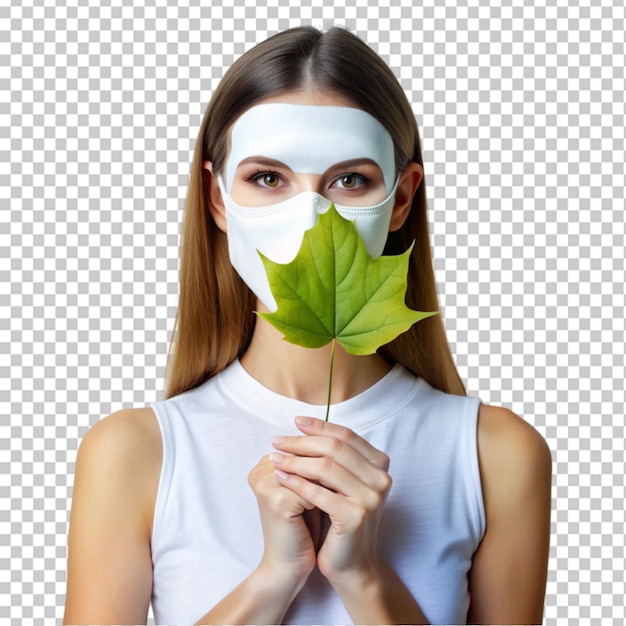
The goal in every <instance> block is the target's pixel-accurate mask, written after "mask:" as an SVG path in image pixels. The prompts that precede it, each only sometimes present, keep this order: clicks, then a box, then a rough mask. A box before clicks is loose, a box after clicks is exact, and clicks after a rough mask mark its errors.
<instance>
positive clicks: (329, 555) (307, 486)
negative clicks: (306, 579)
mask: <svg viewBox="0 0 626 626" xmlns="http://www.w3.org/2000/svg"><path fill="white" fill-rule="evenodd" d="M296 425H297V427H298V428H299V430H300V431H302V432H303V433H304V435H305V436H295V437H278V438H276V439H275V440H273V442H272V443H273V445H274V447H275V448H276V449H277V450H279V451H280V452H279V453H273V454H272V455H271V458H272V462H273V463H274V466H275V468H276V470H278V471H277V477H278V480H279V482H280V483H281V484H282V485H284V486H285V487H287V488H288V489H290V490H292V491H294V492H295V493H297V494H298V495H300V496H301V497H302V498H304V499H305V500H307V501H308V502H310V503H311V504H314V505H315V506H316V507H317V508H319V509H320V510H321V511H323V512H325V513H326V514H327V515H328V517H329V519H330V527H329V529H328V533H327V535H326V538H325V540H324V543H323V544H322V547H321V548H320V550H319V552H318V555H317V566H318V568H319V570H320V572H321V573H322V574H323V575H324V576H325V577H326V578H327V579H328V580H329V581H330V583H331V584H332V585H333V586H335V587H337V586H340V587H341V586H343V585H344V584H350V586H351V583H354V582H356V581H358V580H369V579H371V578H372V577H376V576H377V574H378V573H379V572H380V564H381V560H382V558H381V555H380V552H379V547H378V528H379V524H380V518H381V514H382V511H383V506H384V504H385V500H386V498H387V494H388V493H389V489H390V488H391V477H390V476H389V474H388V473H387V470H388V468H389V457H388V456H387V455H386V454H385V453H384V452H381V451H380V450H377V449H376V448H374V447H373V446H372V445H370V444H369V443H368V442H367V441H365V439H363V438H362V437H359V436H358V435H357V434H356V433H354V432H353V431H352V430H350V429H348V428H345V427H343V426H339V425H338V424H329V423H327V422H324V421H322V420H319V419H315V418H308V417H302V418H301V417H299V418H296ZM281 453H285V454H281ZM348 581H350V583H348Z"/></svg>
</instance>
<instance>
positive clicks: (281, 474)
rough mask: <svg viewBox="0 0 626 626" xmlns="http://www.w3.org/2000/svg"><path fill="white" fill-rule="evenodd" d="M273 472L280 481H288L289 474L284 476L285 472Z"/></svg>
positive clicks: (276, 470) (277, 470)
mask: <svg viewBox="0 0 626 626" xmlns="http://www.w3.org/2000/svg"><path fill="white" fill-rule="evenodd" d="M274 472H276V476H278V478H280V479H281V480H289V474H285V472H281V471H280V470H279V469H275V470H274Z"/></svg>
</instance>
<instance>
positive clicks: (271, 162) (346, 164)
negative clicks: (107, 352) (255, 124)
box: [237, 156, 380, 171]
mask: <svg viewBox="0 0 626 626" xmlns="http://www.w3.org/2000/svg"><path fill="white" fill-rule="evenodd" d="M249 163H257V164H259V165H265V166H267V167H284V168H287V169H288V170H290V171H292V170H291V168H290V167H289V166H288V165H287V164H286V163H283V162H282V161H278V160H277V159H270V158H268V157H264V156H251V157H246V158H245V159H244V160H243V161H241V162H240V163H239V165H238V166H237V167H240V166H241V165H248V164H249ZM358 165H375V166H376V167H377V168H378V169H380V166H379V165H378V163H376V161H373V160H372V159H366V158H362V159H349V160H347V161H341V162H339V163H333V164H332V165H331V166H330V167H329V168H328V169H329V170H330V169H344V168H350V167H356V166H358ZM326 171H328V170H326Z"/></svg>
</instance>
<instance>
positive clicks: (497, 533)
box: [468, 405, 552, 624]
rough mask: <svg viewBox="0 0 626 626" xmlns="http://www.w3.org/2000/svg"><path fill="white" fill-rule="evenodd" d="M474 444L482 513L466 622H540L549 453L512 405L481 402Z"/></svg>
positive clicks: (545, 565) (545, 564)
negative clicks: (483, 525) (483, 520)
mask: <svg viewBox="0 0 626 626" xmlns="http://www.w3.org/2000/svg"><path fill="white" fill-rule="evenodd" d="M478 450H479V458H480V472H481V481H482V485H483V496H484V501H485V511H486V518H487V529H486V532H485V537H484V538H483V541H482V543H481V544H480V546H479V548H478V550H477V551H476V554H475V555H474V559H473V562H472V570H471V572H470V580H469V582H470V595H471V605H470V609H469V614H468V621H470V622H471V623H479V624H493V623H517V624H540V623H541V621H542V619H543V605H544V597H545V588H546V579H547V569H548V555H549V542H550V507H551V499H550V489H551V475H552V458H551V455H550V450H549V449H548V447H547V445H546V443H545V441H544V440H543V438H542V437H541V435H539V433H537V432H536V431H535V430H534V429H533V428H532V427H531V426H530V425H529V424H527V423H526V422H524V421H523V420H522V419H521V418H520V417H518V416H517V415H515V414H514V413H512V412H511V411H509V410H507V409H504V408H500V407H494V406H488V405H482V406H481V409H480V413H479V423H478Z"/></svg>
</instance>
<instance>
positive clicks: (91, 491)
mask: <svg viewBox="0 0 626 626" xmlns="http://www.w3.org/2000/svg"><path fill="white" fill-rule="evenodd" d="M162 455H163V453H162V443H161V434H160V431H159V427H158V423H157V422H156V419H155V417H154V413H153V412H152V409H133V410H125V411H119V412H117V413H114V414H112V415H110V416H108V417H107V418H105V419H104V420H102V421H100V422H98V423H97V424H96V425H94V426H93V427H92V428H91V429H90V430H89V432H88V433H87V435H86V436H85V438H84V440H83V442H82V443H81V446H80V449H79V452H78V458H77V462H76V473H75V481H74V495H73V501H72V513H71V518H70V534H69V554H68V580H67V598H66V605H65V615H64V618H63V623H64V624H84V623H91V624H145V623H146V621H147V616H148V609H149V606H150V599H151V595H152V556H151V545H150V538H151V535H152V519H153V517H154V503H155V500H156V493H157V489H158V482H159V476H160V472H161V465H162ZM250 484H251V486H252V487H253V489H254V491H255V493H256V495H257V499H258V500H259V508H260V511H261V517H262V522H264V537H265V554H264V558H263V560H262V562H261V564H260V565H259V567H258V568H257V569H256V570H254V571H253V572H252V573H251V574H250V576H249V577H248V578H246V579H245V580H244V581H243V582H242V583H241V584H240V585H239V586H238V587H236V588H235V589H234V590H233V591H232V592H231V593H229V594H228V595H227V596H226V597H225V598H223V599H222V600H221V601H220V602H219V603H218V604H217V605H216V606H214V607H213V608H211V609H210V610H209V611H208V612H207V613H206V615H204V616H203V617H202V618H201V619H200V620H199V621H198V623H199V624H219V623H230V624H237V623H239V624H246V623H267V624H271V623H280V621H281V620H282V618H283V616H284V614H285V611H286V610H287V608H288V607H289V605H290V604H291V602H292V600H293V598H294V597H295V596H296V594H297V593H298V591H299V590H300V589H301V588H302V585H304V582H305V581H306V578H307V577H308V574H309V572H310V570H311V569H312V567H313V566H314V565H315V551H314V547H313V543H312V540H311V537H310V533H309V530H308V528H307V526H306V524H305V522H304V519H303V517H302V512H303V510H305V509H307V508H311V505H309V504H308V503H306V502H304V501H303V500H302V499H301V498H299V497H298V496H296V495H295V494H293V493H291V492H290V491H289V490H287V489H284V488H283V487H281V486H280V485H279V484H278V482H277V481H276V478H275V474H274V467H273V465H272V464H271V463H270V461H269V458H268V457H265V458H264V459H262V461H261V462H260V463H259V464H258V466H257V467H255V468H254V469H253V470H252V472H251V474H250ZM245 488H246V485H242V489H245ZM296 548H298V549H296ZM208 557H209V555H207V558H208Z"/></svg>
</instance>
